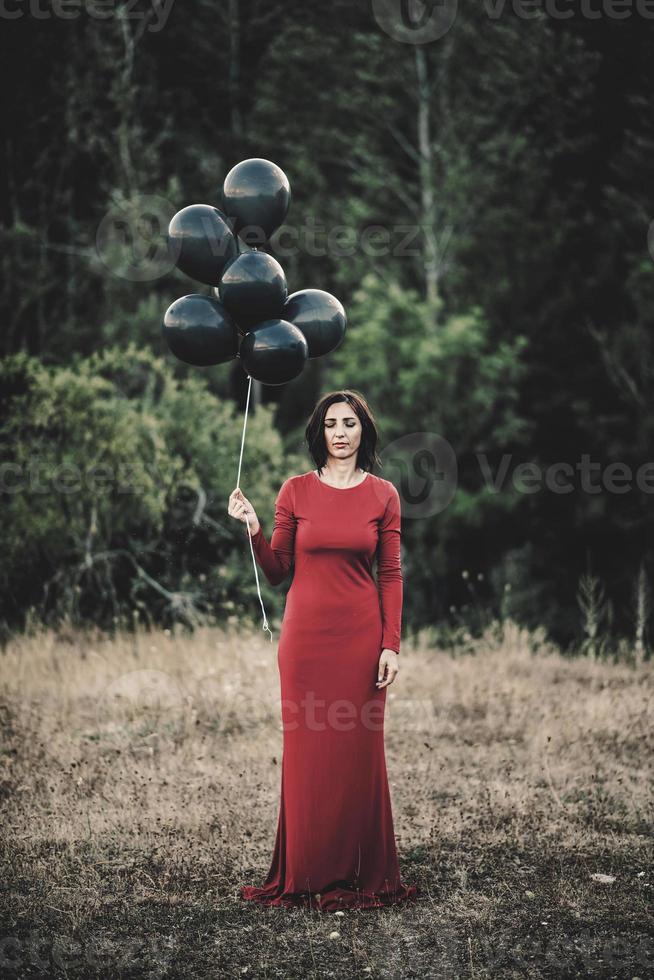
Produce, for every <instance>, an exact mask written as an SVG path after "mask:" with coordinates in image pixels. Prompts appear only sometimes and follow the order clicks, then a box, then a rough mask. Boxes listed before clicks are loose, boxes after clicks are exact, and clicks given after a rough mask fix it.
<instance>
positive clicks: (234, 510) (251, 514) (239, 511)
mask: <svg viewBox="0 0 654 980" xmlns="http://www.w3.org/2000/svg"><path fill="white" fill-rule="evenodd" d="M227 513H228V514H229V516H230V517H234V518H235V519H236V520H237V521H241V522H242V523H243V524H249V525H250V534H256V533H257V531H258V530H259V519H258V517H257V515H256V513H255V510H254V507H253V506H252V504H251V503H250V501H249V500H248V499H247V497H244V496H243V493H242V491H241V490H240V488H239V487H236V489H235V490H232V492H231V493H230V495H229V504H228V505H227Z"/></svg>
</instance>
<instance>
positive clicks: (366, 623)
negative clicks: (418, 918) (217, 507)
mask: <svg viewBox="0 0 654 980" xmlns="http://www.w3.org/2000/svg"><path fill="white" fill-rule="evenodd" d="M400 517H401V511H400V498H399V494H398V492H397V490H396V489H395V487H394V486H393V484H392V483H390V481H388V480H383V479H381V478H380V477H377V476H375V475H374V474H372V473H368V475H367V476H366V477H365V479H364V480H363V482H362V483H359V484H357V485H356V486H354V487H346V488H344V489H340V490H339V489H337V488H336V487H330V486H328V485H327V484H326V483H323V482H322V481H321V480H320V478H319V477H318V475H317V473H316V472H315V471H313V470H311V471H309V472H308V473H303V474H301V475H300V476H293V477H290V478H289V479H288V480H286V481H285V482H284V483H283V484H282V487H281V489H280V491H279V494H278V497H277V501H276V504H275V524H274V527H273V532H272V536H271V539H270V543H268V541H267V540H266V538H265V536H264V534H263V531H262V529H261V527H260V528H259V530H258V532H257V533H256V534H255V535H253V537H252V545H253V548H254V551H255V555H256V558H257V561H258V563H259V565H260V566H261V568H262V569H263V571H264V574H265V575H266V577H267V579H268V580H269V581H270V583H271V584H272V585H277V584H278V583H280V582H282V581H283V579H284V578H285V577H286V575H287V574H288V572H289V570H290V568H291V564H293V562H294V574H293V581H292V583H291V587H290V589H289V591H288V594H287V596H286V605H285V609H284V616H283V619H282V627H281V631H280V638H279V647H278V654H277V663H278V666H279V676H280V682H281V698H282V708H281V715H282V728H283V753H282V766H281V800H280V808H279V819H278V823H277V837H276V840H275V848H274V852H273V857H272V863H271V867H270V870H269V872H268V875H267V877H266V880H265V882H264V884H263V886H262V887H255V886H245V887H243V888H241V897H242V898H243V899H246V900H250V901H255V902H259V903H261V904H263V905H283V906H286V907H290V906H293V905H305V906H306V905H308V906H309V907H313V908H318V909H321V910H324V911H335V910H337V909H340V908H348V907H349V908H374V907H380V906H385V905H390V904H394V903H396V902H400V901H403V900H405V899H413V898H415V897H417V887H416V886H415V885H410V886H407V885H404V884H403V883H402V881H401V879H400V871H399V867H398V860H397V853H396V849H395V837H394V833H393V816H392V812H391V799H390V793H389V787H388V779H387V775H386V759H385V754H384V711H385V704H386V690H387V689H386V688H381V690H379V689H377V688H376V687H375V682H376V680H377V668H378V663H379V655H380V653H381V651H382V649H383V648H384V647H388V648H389V649H391V650H396V651H397V652H398V653H399V652H400V627H401V619H402V589H403V582H402V572H401V566H400ZM245 533H246V534H247V529H245ZM375 555H376V556H377V582H375V579H374V577H373V574H372V564H373V559H374V557H375Z"/></svg>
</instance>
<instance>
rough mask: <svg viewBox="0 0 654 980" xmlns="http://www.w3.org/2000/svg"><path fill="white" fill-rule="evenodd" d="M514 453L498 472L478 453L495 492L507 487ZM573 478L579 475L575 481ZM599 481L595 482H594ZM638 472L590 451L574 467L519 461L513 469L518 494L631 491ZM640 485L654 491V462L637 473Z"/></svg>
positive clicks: (505, 460) (513, 479) (488, 485)
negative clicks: (595, 457) (600, 459)
mask: <svg viewBox="0 0 654 980" xmlns="http://www.w3.org/2000/svg"><path fill="white" fill-rule="evenodd" d="M511 460H512V456H511V453H504V454H503V456H502V459H501V461H500V464H499V466H498V468H497V471H496V473H495V474H494V473H493V472H492V469H491V465H490V463H489V461H488V457H487V456H486V455H485V454H484V453H477V461H478V463H479V466H480V469H481V472H482V475H483V477H484V481H485V483H486V487H487V488H488V489H489V490H490V491H491V492H492V493H501V492H502V490H503V489H504V488H505V486H506V480H507V476H508V474H509V467H510V465H511ZM572 477H577V479H576V481H575V482H572V481H571V478H572ZM594 481H595V482H594ZM633 481H634V471H633V470H632V468H631V467H630V466H629V465H628V464H627V463H621V462H611V463H608V464H607V465H606V466H604V467H602V464H601V463H599V462H593V461H592V460H591V457H590V453H582V454H581V459H580V460H579V461H578V462H577V463H575V465H574V466H573V464H572V463H570V462H555V463H550V464H548V465H547V466H541V465H540V464H539V463H534V462H526V463H518V465H517V466H515V467H514V468H513V470H512V472H511V483H512V487H513V489H514V490H515V491H517V492H518V493H528V494H532V493H539V492H540V491H542V490H543V489H545V490H548V491H549V492H550V493H558V494H567V493H573V492H574V491H575V490H581V492H582V493H591V494H597V493H602V492H603V491H605V492H606V493H617V494H623V493H629V492H630V491H631V490H632V489H633V487H632V484H633ZM635 481H636V487H637V489H638V490H640V491H641V492H642V493H654V461H649V462H645V463H642V464H641V465H640V466H639V467H638V469H637V470H636V473H635Z"/></svg>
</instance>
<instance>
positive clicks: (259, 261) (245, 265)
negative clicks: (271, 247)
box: [218, 251, 288, 332]
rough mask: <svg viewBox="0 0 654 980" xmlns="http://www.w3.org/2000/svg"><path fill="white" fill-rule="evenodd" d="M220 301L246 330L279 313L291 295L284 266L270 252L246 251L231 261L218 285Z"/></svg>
mask: <svg viewBox="0 0 654 980" xmlns="http://www.w3.org/2000/svg"><path fill="white" fill-rule="evenodd" d="M218 295H219V297H220V302H221V303H222V304H223V305H224V307H225V309H226V310H228V311H229V312H230V313H231V315H232V316H233V317H234V319H235V320H236V322H237V324H238V326H239V327H240V328H241V329H242V330H243V331H244V332H246V331H247V330H249V329H250V327H253V326H255V324H257V323H261V322H262V320H270V319H272V318H273V317H276V316H279V315H280V314H281V312H282V307H283V306H284V302H285V301H286V297H287V295H288V287H287V285H286V276H285V275H284V270H283V269H282V267H281V265H280V264H279V262H278V261H277V259H274V258H273V257H272V255H268V254H267V253H266V252H257V251H251V252H243V253H242V255H239V257H238V258H237V259H234V260H233V261H232V262H230V263H229V265H228V266H227V268H226V269H225V271H224V272H223V275H222V278H221V280H220V285H219V287H218Z"/></svg>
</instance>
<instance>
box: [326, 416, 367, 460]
mask: <svg viewBox="0 0 654 980" xmlns="http://www.w3.org/2000/svg"><path fill="white" fill-rule="evenodd" d="M324 432H325V446H326V447H327V454H328V455H327V462H328V463H329V462H330V459H353V460H354V463H355V465H356V460H357V453H358V450H359V446H360V445H361V436H362V434H363V427H362V425H361V422H360V421H359V419H358V417H357V414H356V412H355V411H354V409H353V408H352V406H351V405H348V403H347V402H334V404H333V405H330V406H329V408H328V409H327V413H326V415H325V424H324Z"/></svg>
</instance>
